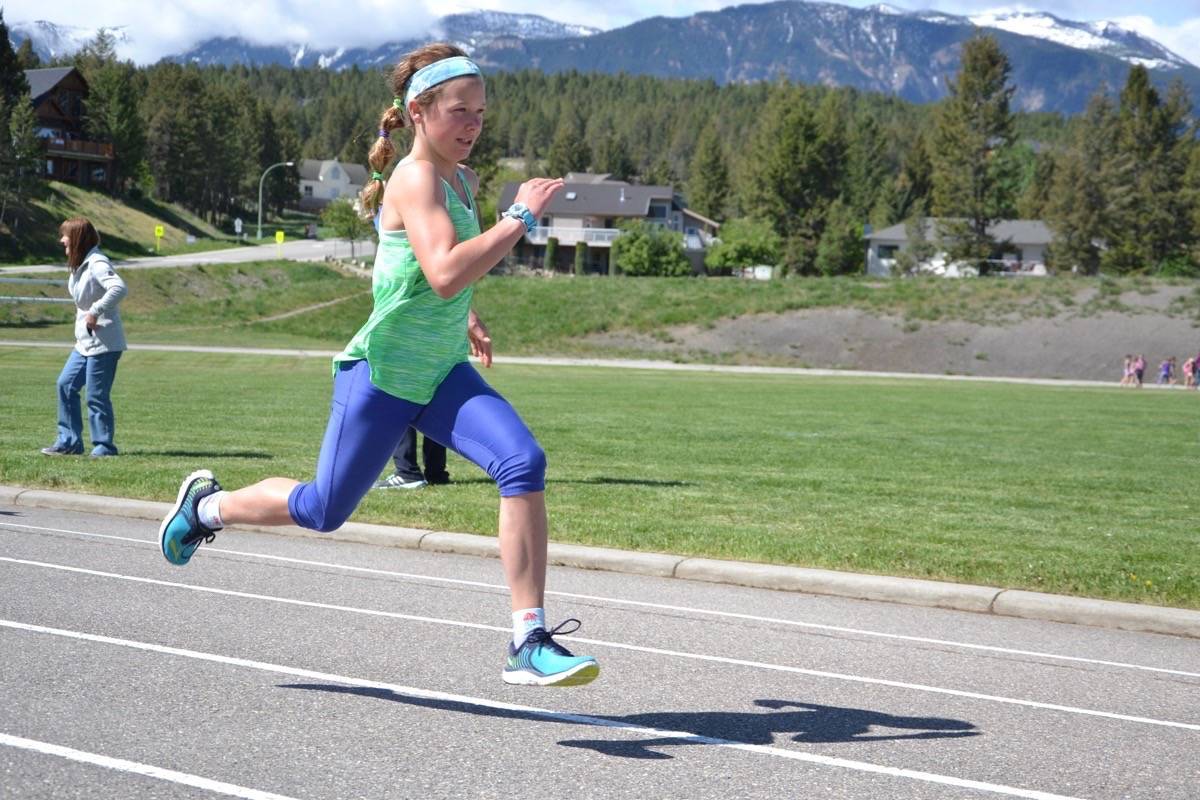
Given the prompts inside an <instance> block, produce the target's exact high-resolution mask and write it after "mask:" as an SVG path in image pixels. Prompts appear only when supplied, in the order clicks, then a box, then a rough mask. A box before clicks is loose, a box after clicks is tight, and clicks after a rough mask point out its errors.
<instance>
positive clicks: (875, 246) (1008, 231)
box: [864, 217, 1054, 277]
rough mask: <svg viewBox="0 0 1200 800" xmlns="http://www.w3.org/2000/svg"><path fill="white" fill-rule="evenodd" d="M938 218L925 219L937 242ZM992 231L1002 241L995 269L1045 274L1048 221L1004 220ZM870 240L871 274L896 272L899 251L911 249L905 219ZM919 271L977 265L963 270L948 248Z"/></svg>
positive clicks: (953, 271) (928, 235)
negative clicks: (948, 258) (948, 254)
mask: <svg viewBox="0 0 1200 800" xmlns="http://www.w3.org/2000/svg"><path fill="white" fill-rule="evenodd" d="M937 223H938V220H936V219H934V218H932V217H926V218H925V219H924V220H923V221H922V224H923V228H924V232H925V240H926V241H927V242H930V243H932V244H935V245H936V243H937V240H938V230H937ZM988 233H989V234H990V235H991V236H992V238H993V239H995V240H996V242H997V243H998V248H997V251H996V253H994V254H993V256H992V258H991V259H989V261H991V263H992V269H993V271H995V272H997V273H1002V274H1008V275H1045V274H1046V248H1047V247H1048V246H1049V245H1050V242H1051V240H1052V239H1053V238H1054V234H1053V233H1052V232H1051V231H1050V228H1049V227H1048V226H1047V225H1046V223H1044V222H1042V221H1041V220H1036V219H1006V220H1000V221H998V222H996V223H994V224H992V225H990V226H989V227H988ZM864 238H865V239H866V240H867V274H868V275H880V276H886V275H891V274H893V268H894V267H895V266H896V255H897V254H899V253H902V252H904V251H906V250H908V247H909V241H908V228H907V225H906V224H905V223H900V224H898V225H893V226H891V227H890V228H883V229H882V230H879V231H874V232H872V233H869V234H867V235H866V236H865V237H864ZM917 269H918V271H920V272H925V273H931V274H935V275H945V276H946V277H959V276H960V275H965V274H973V273H974V268H973V267H968V268H965V269H963V270H961V271H960V269H959V265H957V264H954V263H947V261H946V254H945V253H944V252H936V253H935V254H934V255H933V257H932V258H930V259H929V260H927V261H923V262H921V264H919V265H918V266H917Z"/></svg>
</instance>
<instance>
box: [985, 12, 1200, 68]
mask: <svg viewBox="0 0 1200 800" xmlns="http://www.w3.org/2000/svg"><path fill="white" fill-rule="evenodd" d="M968 19H970V20H971V22H972V23H974V24H975V25H978V26H979V27H981V28H997V29H999V30H1003V31H1008V32H1010V33H1016V34H1019V35H1021V36H1029V37H1032V38H1034V39H1044V40H1046V41H1048V42H1056V43H1057V44H1061V45H1066V46H1067V47H1073V48H1075V49H1078V50H1092V51H1094V52H1097V53H1105V54H1107V55H1111V56H1116V57H1117V58H1119V59H1121V60H1123V61H1127V62H1129V63H1131V64H1141V65H1142V66H1144V67H1146V68H1147V69H1178V68H1180V67H1185V66H1189V65H1190V62H1188V61H1187V59H1185V58H1183V57H1182V56H1179V55H1177V54H1175V53H1172V52H1171V51H1170V50H1168V49H1167V48H1165V47H1163V46H1162V45H1161V44H1159V43H1158V42H1156V41H1154V40H1153V39H1149V38H1147V37H1145V36H1142V35H1141V34H1140V33H1137V32H1136V31H1131V30H1129V29H1128V28H1123V27H1121V26H1120V25H1118V24H1117V23H1115V22H1072V21H1071V20H1065V19H1059V18H1058V17H1056V16H1054V15H1053V14H1046V13H1042V12H1037V11H1014V12H1010V13H1002V14H996V13H990V14H975V15H972V16H970V17H968ZM1191 66H1195V65H1191Z"/></svg>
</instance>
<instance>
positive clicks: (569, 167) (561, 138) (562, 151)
mask: <svg viewBox="0 0 1200 800" xmlns="http://www.w3.org/2000/svg"><path fill="white" fill-rule="evenodd" d="M547 160H548V162H549V163H548V164H547V165H546V168H547V169H548V170H549V172H550V175H551V176H553V177H562V176H563V175H566V174H567V173H568V172H586V171H587V169H588V165H589V164H590V162H591V160H592V153H591V150H590V149H588V145H587V142H586V141H584V139H583V120H582V119H581V118H580V117H579V115H578V114H575V113H572V114H568V115H567V116H565V117H563V120H562V123H561V124H560V125H559V126H558V130H557V131H556V132H555V134H554V141H553V142H551V143H550V152H549V153H548V154H547Z"/></svg>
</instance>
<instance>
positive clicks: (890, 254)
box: [875, 244, 900, 258]
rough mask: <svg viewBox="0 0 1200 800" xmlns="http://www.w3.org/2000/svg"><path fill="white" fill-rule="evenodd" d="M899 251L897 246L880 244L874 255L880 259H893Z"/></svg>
mask: <svg viewBox="0 0 1200 800" xmlns="http://www.w3.org/2000/svg"><path fill="white" fill-rule="evenodd" d="M899 250H900V246H899V245H894V244H881V245H879V246H878V247H876V248H875V254H876V255H877V256H879V257H880V258H895V257H896V253H897V252H898V251H899Z"/></svg>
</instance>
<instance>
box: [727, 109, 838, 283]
mask: <svg viewBox="0 0 1200 800" xmlns="http://www.w3.org/2000/svg"><path fill="white" fill-rule="evenodd" d="M797 94H798V92H796V91H795V90H792V89H789V88H787V87H784V88H777V89H776V90H775V92H774V94H773V96H772V98H771V100H770V101H769V102H768V104H767V108H766V109H765V111H764V112H763V114H762V122H761V124H760V125H759V128H758V130H757V131H756V132H755V134H754V137H753V139H752V142H751V144H750V147H749V154H748V157H747V161H746V164H745V168H744V170H743V172H742V175H743V177H742V180H741V184H740V188H739V192H738V195H739V200H738V205H739V207H740V209H741V210H742V212H743V213H744V214H746V215H748V216H753V217H758V218H760V219H765V220H767V221H769V222H770V223H771V224H772V226H773V227H774V228H775V231H776V232H777V233H778V234H779V235H780V236H781V237H783V239H784V247H783V256H782V260H783V264H782V266H783V268H784V270H785V271H786V272H789V273H792V272H799V273H809V272H812V271H814V269H815V268H814V262H815V259H816V250H817V243H818V241H819V239H820V235H821V227H822V225H823V220H824V217H825V212H826V209H827V206H828V203H829V202H830V200H831V199H832V196H833V195H835V194H836V192H837V189H836V186H835V184H834V182H833V180H832V175H831V170H832V169H833V168H834V167H833V165H832V164H831V163H830V162H829V161H828V149H829V148H828V146H827V144H826V142H825V140H824V138H823V136H822V134H821V132H820V131H819V130H818V126H817V123H816V119H815V116H816V115H815V114H814V112H813V110H812V108H811V106H809V104H808V103H807V102H805V101H804V100H803V99H802V98H800V97H798V96H797Z"/></svg>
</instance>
